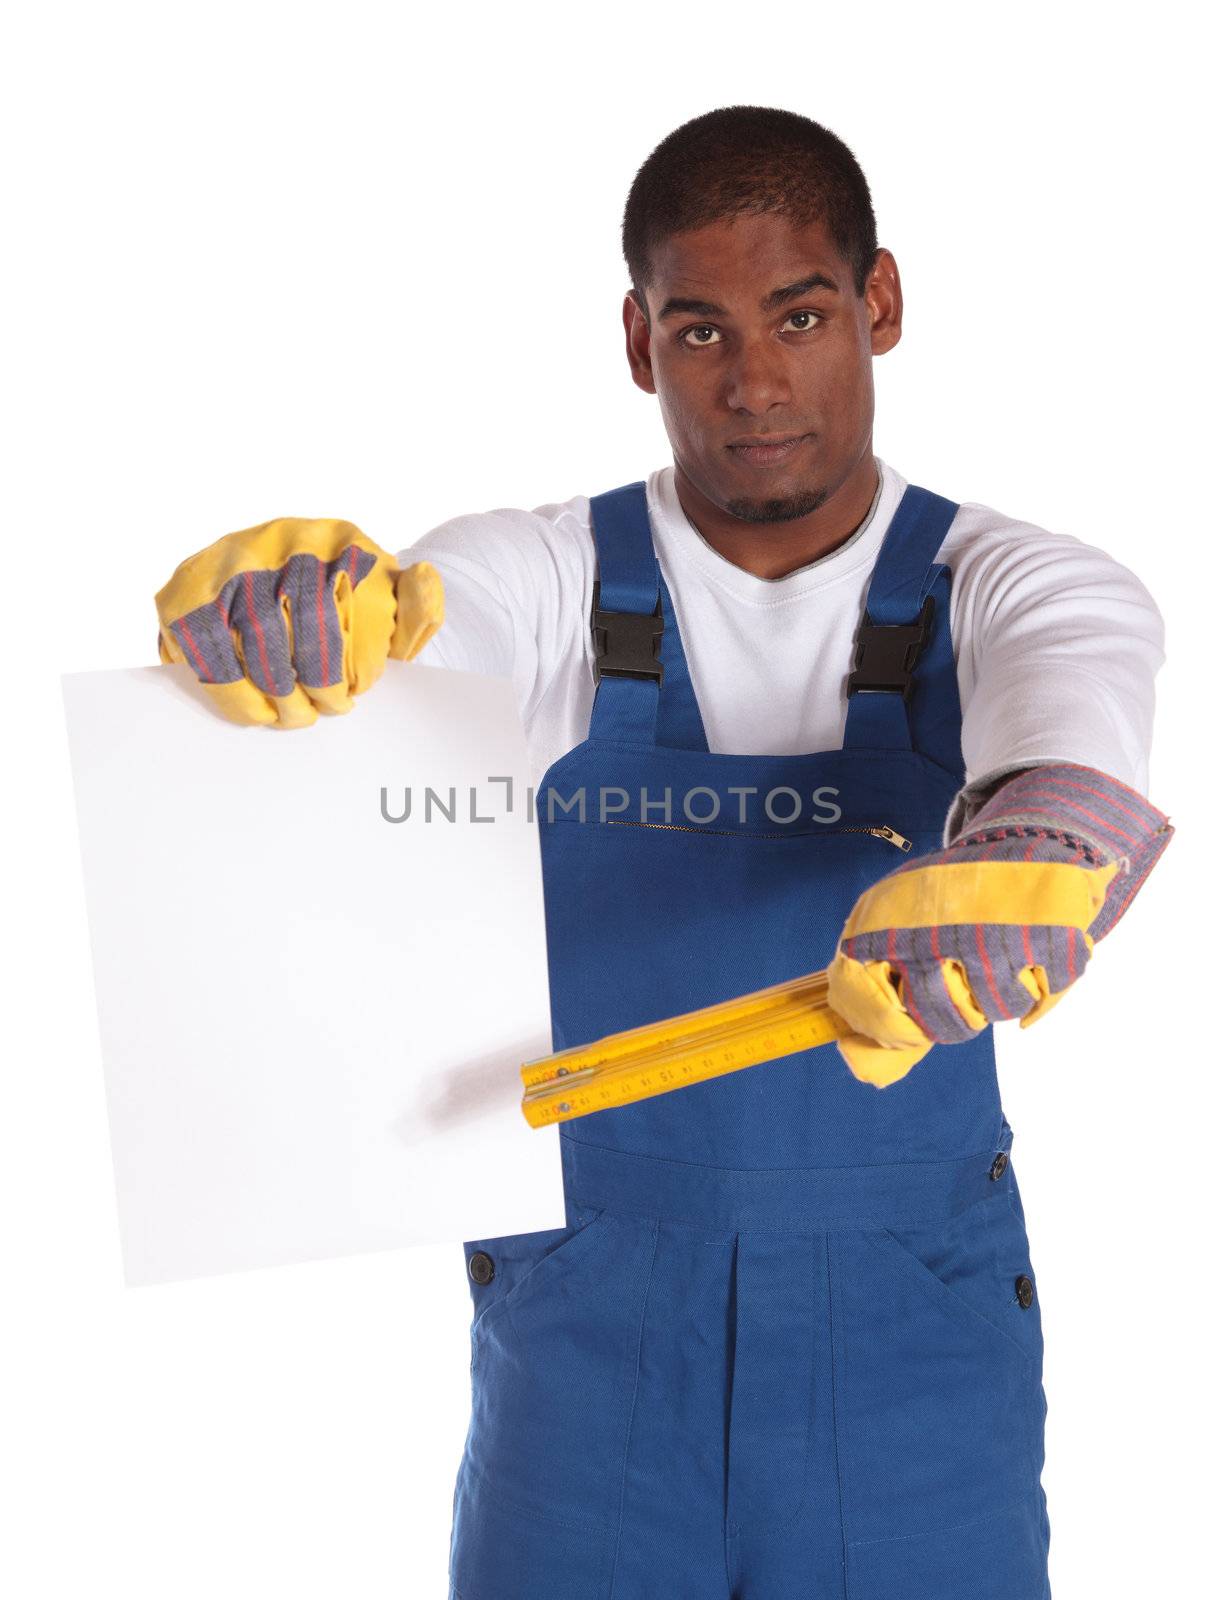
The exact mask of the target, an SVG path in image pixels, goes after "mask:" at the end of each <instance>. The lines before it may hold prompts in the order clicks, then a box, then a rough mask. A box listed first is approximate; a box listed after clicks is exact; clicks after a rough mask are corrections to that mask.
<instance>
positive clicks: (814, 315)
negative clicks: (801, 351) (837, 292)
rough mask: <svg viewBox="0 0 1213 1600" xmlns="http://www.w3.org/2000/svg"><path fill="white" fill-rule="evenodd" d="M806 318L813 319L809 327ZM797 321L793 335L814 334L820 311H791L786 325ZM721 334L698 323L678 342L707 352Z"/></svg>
mask: <svg viewBox="0 0 1213 1600" xmlns="http://www.w3.org/2000/svg"><path fill="white" fill-rule="evenodd" d="M806 317H807V318H810V319H811V320H810V322H809V324H808V325H806V324H805V322H804V319H805V318H806ZM797 319H800V320H799V326H797V327H794V328H793V329H792V332H793V333H812V332H813V329H814V328H815V327H816V326H817V324H818V323H819V322H820V321H821V320H822V319H821V313H820V312H819V311H790V312H789V313H788V315H787V317H786V318H785V319H784V321H785V325H786V324H787V323H788V322H796V321H797ZM719 332H720V330H719V328H714V327H713V326H712V324H711V323H710V322H697V323H695V325H694V326H693V327H690V328H684V329H683V330H682V332H681V333H680V334H679V335H678V342H679V344H683V345H686V346H687V347H688V348H689V349H692V350H706V349H708V348H709V347H710V346H711V345H712V344H717V343H719V339H718V338H716V339H713V338H712V337H711V336H712V335H713V334H716V335H719ZM700 334H706V335H708V337H707V338H704V339H701V338H699V337H698V335H700Z"/></svg>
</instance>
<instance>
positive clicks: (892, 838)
mask: <svg viewBox="0 0 1213 1600" xmlns="http://www.w3.org/2000/svg"><path fill="white" fill-rule="evenodd" d="M604 821H605V822H606V824H607V826H608V827H613V828H665V829H668V830H670V831H671V832H673V833H724V834H730V835H733V836H735V837H737V838H746V839H789V838H793V839H803V838H806V837H809V836H810V835H812V836H813V837H823V838H824V837H825V836H826V835H827V834H833V833H870V834H871V835H872V837H873V838H874V839H885V840H887V841H888V843H889V844H891V845H896V847H897V849H898V850H903V851H904V850H910V849H912V848H913V844H912V841H911V840H909V839H907V838H906V837H905V835H904V834H900V833H898V832H897V829H896V828H890V827H889V825H888V823H887V822H885V823H882V824H881V826H880V827H879V828H874V827H868V828H829V829H824V828H823V829H822V830H821V834H820V835H818V834H816V832H815V830H810V829H807V828H801V829H799V830H798V831H796V832H789V831H787V830H783V831H779V832H775V831H768V830H766V829H763V830H762V831H757V830H755V831H754V832H753V833H751V832H750V831H749V830H748V829H746V828H701V827H695V826H693V825H692V824H690V823H688V822H631V821H628V820H627V819H626V818H624V817H606V818H604Z"/></svg>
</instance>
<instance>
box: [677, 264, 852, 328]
mask: <svg viewBox="0 0 1213 1600" xmlns="http://www.w3.org/2000/svg"><path fill="white" fill-rule="evenodd" d="M814 289H829V290H831V291H832V292H833V293H834V294H837V293H838V285H837V284H836V283H835V282H834V280H833V278H827V277H826V275H825V273H824V272H811V273H810V274H809V275H808V277H807V278H797V280H796V282H795V283H788V284H785V285H784V287H783V288H782V289H772V290H771V292H770V294H769V295H767V297H766V299H765V300H763V302H762V309H763V310H764V311H776V310H778V309H779V307H780V306H782V305H786V304H787V302H788V301H789V300H797V299H799V298H800V296H801V295H802V294H809V293H810V292H811V291H812V290H814ZM680 312H681V313H683V314H686V313H689V314H690V315H691V316H694V317H727V316H728V312H727V311H726V310H725V309H724V307H723V306H718V305H716V304H715V303H714V302H713V301H711V300H693V299H688V298H687V297H686V296H685V295H674V296H672V297H671V298H670V299H669V300H667V301H666V303H665V304H664V305H663V306H662V308H661V310H660V311H659V312H658V313H657V320H658V322H663V321H664V320H665V319H666V317H673V316H677V315H678V314H679V313H680Z"/></svg>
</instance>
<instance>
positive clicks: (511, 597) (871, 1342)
mask: <svg viewBox="0 0 1213 1600" xmlns="http://www.w3.org/2000/svg"><path fill="white" fill-rule="evenodd" d="M623 243H624V253H625V256H626V259H627V262H628V266H629V270H630V273H631V278H632V286H631V288H630V289H629V292H628V293H627V295H626V296H625V300H624V326H625V331H626V336H627V353H628V360H629V363H630V366H631V370H632V376H633V379H634V381H635V382H636V384H637V385H638V386H639V387H640V388H641V389H643V390H644V391H645V392H646V393H650V394H655V395H656V396H657V398H658V401H659V403H660V405H661V408H662V415H663V418H664V421H665V426H666V430H667V433H668V435H669V439H670V444H671V450H672V455H673V464H672V465H671V466H665V467H663V468H661V469H660V470H658V471H656V472H654V473H652V474H651V475H650V477H649V478H648V480H647V482H638V483H635V484H631V485H626V486H624V487H622V488H620V489H617V490H613V491H610V492H609V493H605V494H602V495H598V496H595V497H594V498H593V499H592V500H587V499H586V498H585V497H582V496H578V497H576V498H574V499H573V500H570V501H568V502H566V503H563V504H552V505H545V506H541V507H539V508H537V509H535V510H533V511H524V510H517V509H501V510H497V511H491V512H487V513H483V514H475V515H469V516H461V517H456V518H454V519H453V520H452V521H450V522H447V523H445V524H443V525H442V526H441V527H439V528H436V529H434V530H432V531H431V532H430V533H428V534H426V535H425V536H424V537H423V538H421V539H420V540H419V541H418V542H417V543H416V544H415V545H414V546H413V547H412V548H411V550H409V551H407V552H402V553H401V556H400V561H401V562H405V561H406V560H407V561H409V562H410V563H411V564H409V565H408V566H406V567H405V568H404V570H401V568H400V567H399V566H398V565H397V563H396V562H395V561H393V560H392V558H391V557H390V556H388V555H387V554H386V553H385V552H383V551H381V550H380V549H379V548H378V546H376V545H374V544H373V542H372V541H371V540H369V539H367V538H366V537H365V535H362V534H361V533H359V531H358V530H357V529H356V528H353V527H352V525H350V524H348V523H341V522H333V521H314V522H312V521H301V520H300V519H279V520H278V521H276V522H272V523H268V524H263V525H261V526H259V527H257V528H252V529H247V530H243V531H242V532H241V533H238V534H232V535H229V536H228V537H227V538H226V539H223V540H220V541H219V542H218V543H217V544H216V545H214V546H212V547H211V548H210V549H209V550H208V551H204V552H202V554H201V555H199V556H197V557H194V558H193V559H192V560H191V561H190V562H187V563H185V564H183V566H182V567H181V568H179V569H178V572H177V573H176V574H175V575H174V577H173V579H172V580H171V581H170V583H169V584H168V585H167V586H166V588H165V589H164V590H162V591H161V593H160V594H159V595H158V596H157V603H158V609H159V614H160V619H161V626H162V640H161V648H162V653H163V655H164V657H165V659H175V660H189V661H190V662H191V664H192V665H193V666H194V667H195V670H196V671H198V673H199V675H200V677H202V679H203V681H205V682H208V683H209V685H210V692H211V693H212V695H213V696H214V697H215V700H216V702H217V704H218V706H219V709H220V710H222V711H224V712H225V714H227V715H230V716H234V717H236V718H238V719H239V720H245V721H259V722H266V723H277V724H279V725H285V726H295V725H299V724H302V723H306V722H308V721H313V720H315V717H316V714H317V711H318V710H319V711H323V712H333V711H337V712H340V711H345V710H348V709H349V708H350V706H351V705H352V703H353V700H352V697H353V696H356V695H357V694H358V693H360V692H363V691H364V690H365V689H366V688H367V687H369V686H370V684H371V683H372V682H373V681H374V679H375V677H376V676H377V674H378V673H379V671H381V670H382V668H383V664H384V661H385V659H386V657H387V656H388V655H389V654H391V655H394V656H397V657H401V658H411V659H419V660H423V661H426V662H430V663H434V664H439V665H444V666H447V667H452V668H462V669H468V670H477V671H487V672H500V673H506V674H509V675H511V676H512V678H513V680H514V683H515V685H516V688H517V692H518V698H519V704H520V706H521V709H522V713H523V716H524V719H525V722H526V726H527V729H528V734H529V738H530V741H531V747H532V751H533V753H534V756H535V760H536V767H537V771H538V772H539V773H540V774H542V777H541V780H540V782H539V784H538V788H537V796H536V809H537V814H538V817H539V822H540V829H541V843H542V854H543V870H544V891H545V904H546V914H547V934H548V951H549V966H550V978H551V995H552V1023H553V1034H554V1039H555V1044H556V1047H557V1048H562V1047H564V1046H566V1045H570V1044H574V1043H577V1042H582V1041H586V1040H590V1039H593V1038H595V1037H598V1036H600V1035H602V1034H604V1033H608V1032H612V1031H615V1030H616V1029H620V1028H624V1027H629V1026H634V1025H637V1024H639V1023H641V1022H645V1021H650V1020H653V1019H655V1018H657V1017H662V1016H668V1015H672V1014H674V1013H678V1012H681V1011H685V1010H689V1009H692V1008H695V1007H698V1006H701V1005H706V1004H709V1003H711V1002H714V1001H719V1000H723V999H726V998H728V997H729V996H733V995H737V994H741V993H743V992H746V991H748V990H751V989H756V988H759V987H762V986H765V985H767V984H771V983H776V982H780V981H782V980H784V979H787V978H790V977H793V976H796V975H797V974H801V973H804V972H808V971H811V970H814V969H816V968H819V967H824V966H827V965H828V966H829V968H830V998H831V1004H832V1005H833V1006H834V1008H835V1009H836V1010H837V1011H838V1012H839V1013H840V1015H841V1016H842V1017H843V1018H844V1020H845V1021H846V1023H847V1025H848V1027H849V1028H850V1030H851V1031H850V1032H849V1033H848V1034H847V1036H845V1037H844V1038H843V1039H842V1041H841V1043H840V1046H839V1048H838V1049H837V1050H836V1049H834V1048H833V1047H830V1048H829V1049H826V1050H818V1051H814V1052H806V1053H802V1054H800V1055H795V1056H789V1057H785V1058H782V1059H779V1060H775V1061H769V1062H765V1063H762V1064H760V1065H758V1066H755V1067H752V1068H748V1069H746V1070H745V1071H741V1072H736V1073H733V1074H729V1075H726V1076H724V1077H720V1078H715V1079H712V1080H710V1081H709V1082H706V1083H703V1084H698V1085H695V1086H693V1087H691V1088H687V1089H683V1090H680V1091H678V1092H675V1093H668V1094H664V1095H659V1096H655V1097H653V1098H650V1099H647V1100H643V1101H640V1102H636V1103H634V1104H631V1105H627V1106H623V1107H619V1108H617V1109H612V1110H608V1111H603V1112H598V1113H595V1114H594V1115H592V1116H587V1117H582V1118H578V1119H574V1120H572V1121H569V1122H566V1123H564V1124H563V1125H562V1126H561V1139H562V1145H561V1148H562V1159H563V1170H564V1182H565V1193H566V1201H567V1226H566V1227H565V1228H562V1229H554V1230H550V1231H547V1232H542V1233H531V1234H523V1235H516V1236H508V1237H503V1238H494V1239H484V1240H474V1241H468V1242H467V1243H466V1244H465V1255H466V1259H467V1265H468V1271H469V1279H470V1292H471V1294H472V1298H473V1305H474V1317H473V1323H472V1333H471V1336H472V1355H473V1369H472V1391H473V1392H472V1416H471V1423H470V1427H469V1430H468V1436H467V1441H466V1446H465V1450H464V1456H463V1461H462V1464H461V1467H460V1472H459V1477H458V1482H457V1485H456V1495H455V1506H454V1513H455V1514H454V1525H453V1530H452V1542H451V1594H452V1596H454V1597H462V1600H538V1597H540V1596H543V1597H547V1596H551V1597H553V1600H574V1597H576V1600H607V1597H612V1600H641V1597H644V1600H649V1597H655V1596H660V1597H661V1600H785V1597H786V1600H791V1597H792V1596H797V1597H802V1596H809V1595H812V1596H815V1597H817V1596H820V1597H823V1600H824V1597H842V1596H843V1595H844V1594H845V1595H846V1596H847V1597H848V1600H886V1597H888V1596H891V1595H894V1594H896V1595H898V1596H899V1597H900V1600H919V1597H922V1600H926V1597H928V1596H929V1597H930V1600H973V1597H974V1596H977V1595H981V1596H983V1597H984V1600H1029V1597H1031V1600H1038V1597H1040V1596H1042V1595H1047V1593H1048V1579H1047V1574H1046V1556H1047V1547H1048V1537H1049V1525H1048V1517H1047V1514H1046V1510H1045V1500H1044V1494H1043V1490H1042V1488H1041V1484H1040V1473H1041V1467H1042V1463H1043V1425H1044V1411H1045V1401H1044V1395H1043V1391H1042V1388H1041V1378H1040V1374H1041V1355H1042V1346H1041V1327H1040V1309H1039V1305H1038V1302H1037V1298H1036V1292H1035V1283H1034V1274H1033V1271H1032V1266H1031V1260H1030V1257H1029V1252H1028V1241H1027V1236H1026V1232H1025V1228H1024V1216H1023V1209H1022V1206H1021V1203H1020V1198H1019V1194H1018V1190H1017V1187H1016V1183H1015V1176H1014V1171H1013V1168H1012V1166H1011V1163H1010V1160H1009V1154H1008V1152H1009V1149H1010V1143H1011V1132H1010V1129H1009V1127H1008V1126H1007V1124H1006V1122H1005V1119H1004V1118H1003V1116H1002V1112H1001V1107H1000V1103H999V1095H998V1086H997V1078H996V1073H995V1066H994V1056H993V1047H992V1041H991V1032H992V1030H991V1029H990V1027H989V1025H988V1024H989V1023H990V1022H991V1021H993V1020H998V1019H1000V1018H1008V1017H1011V1016H1016V1017H1019V1018H1020V1019H1021V1021H1023V1022H1025V1023H1026V1022H1030V1021H1033V1020H1035V1019H1036V1018H1037V1017H1039V1016H1040V1015H1042V1014H1043V1012H1044V1011H1045V1010H1047V1009H1048V1008H1049V1007H1050V1006H1052V1005H1053V1004H1055V1003H1056V1001H1057V1000H1058V998H1059V997H1060V995H1061V994H1062V993H1064V992H1065V990H1066V989H1067V988H1068V987H1069V986H1070V985H1071V984H1072V983H1073V981H1074V980H1075V979H1076V978H1077V977H1078V976H1079V975H1080V974H1081V972H1082V970H1083V968H1084V966H1085V963H1086V961H1087V959H1088V958H1089V955H1090V953H1091V951H1092V950H1093V948H1094V945H1095V943H1096V942H1097V940H1098V939H1099V938H1101V937H1102V936H1103V935H1104V934H1105V933H1106V932H1107V931H1108V929H1109V928H1110V927H1111V926H1112V924H1113V923H1114V922H1115V921H1116V920H1117V919H1118V918H1119V916H1120V915H1121V914H1122V913H1123V911H1124V909H1125V907H1126V906H1127V905H1128V903H1129V901H1130V900H1131V898H1132V897H1133V895H1134V894H1135V893H1136V892H1137V890H1138V888H1139V887H1140V884H1141V882H1142V881H1143V879H1144V877H1145V876H1146V874H1147V873H1148V872H1149V870H1150V869H1151V867H1152V865H1153V863H1154V862H1155V861H1156V859H1157V857H1158V855H1159V854H1160V853H1161V851H1162V849H1163V848H1165V845H1166V843H1167V842H1168V840H1169V838H1170V833H1171V830H1170V827H1169V824H1168V823H1167V820H1166V818H1165V817H1163V816H1162V814H1161V813H1160V812H1158V811H1157V810H1155V808H1154V807H1153V806H1152V805H1151V804H1150V803H1149V802H1148V801H1147V800H1146V799H1145V797H1144V790H1145V787H1146V763H1147V756H1148V748H1149V737H1150V724H1151V715H1152V695H1153V679H1154V675H1155V673H1156V671H1157V668H1158V666H1159V665H1160V663H1161V661H1162V626H1161V621H1160V618H1159V616H1158V613H1157V610H1156V608H1155V606H1154V604H1153V602H1152V601H1151V599H1150V597H1149V595H1148V594H1147V593H1146V591H1145V590H1144V589H1143V587H1142V586H1141V584H1140V583H1139V582H1138V581H1137V579H1136V578H1135V577H1134V576H1133V575H1132V574H1131V573H1129V572H1128V571H1126V570H1125V569H1124V568H1123V567H1122V566H1120V565H1119V564H1118V563H1116V562H1115V561H1113V560H1111V559H1110V558H1109V557H1108V556H1106V555H1104V554H1103V553H1102V552H1100V551H1098V550H1095V549H1093V548H1091V547H1089V546H1087V545H1084V544H1081V543H1079V542H1078V541H1077V540H1075V539H1072V538H1067V537H1064V536H1059V535H1054V534H1051V533H1048V532H1045V531H1044V530H1042V529H1040V528H1036V527H1033V526H1031V525H1028V524H1024V523H1019V522H1014V521H1012V520H1011V519H1009V518H1007V517H1005V516H1002V515H1001V514H999V513H998V512H996V511H994V510H992V509H991V508H989V507H987V506H983V505H978V504H966V505H962V506H959V507H958V506H957V505H956V504H955V502H952V501H949V500H947V499H945V498H943V497H941V496H939V495H936V494H933V493H929V492H927V491H926V490H924V489H922V488H919V487H917V486H914V485H910V484H907V482H906V480H905V479H904V478H903V477H902V476H901V475H900V474H899V473H897V472H896V471H895V470H894V469H893V468H892V467H891V466H890V465H889V464H888V463H887V462H883V461H881V460H879V459H878V458H877V457H876V456H875V455H874V454H873V448H872V422H873V410H874V403H873V386H872V367H871V362H872V356H873V355H879V354H881V353H883V352H884V351H887V350H889V349H891V348H892V347H893V346H894V345H895V344H896V343H897V341H898V339H899V337H900V325H901V309H902V298H901V289H900V283H899V279H898V271H897V265H896V262H895V260H894V258H893V256H892V255H891V253H890V252H889V251H888V250H886V249H882V248H879V247H878V246H877V243H876V229H875V220H874V217H873V215H872V208H871V200H870V196H869V192H868V188H867V184H866V182H865V180H864V178H863V175H862V173H861V171H860V169H859V167H858V165H857V164H856V162H855V160H854V157H853V156H852V155H851V153H850V151H849V150H848V149H847V148H846V146H845V145H843V144H842V143H841V142H840V141H839V140H838V139H837V138H836V137H835V136H834V135H833V134H832V133H830V132H828V131H827V130H826V129H824V128H822V127H820V126H819V125H818V124H816V123H814V122H811V121H809V120H808V119H806V118H803V117H800V116H797V115H794V114H793V113H791V112H787V111H780V110H772V109H766V108H761V107H729V108H727V109H723V110H719V111H714V112H711V113H708V114H707V115H705V116H702V117H698V118H696V119H694V120H693V121H692V122H689V123H687V124H686V125H685V126H683V127H682V128H679V129H677V130H676V131H675V132H674V133H672V134H671V135H670V136H669V137H668V138H667V139H665V140H664V141H663V142H662V143H661V144H660V145H659V146H658V147H657V148H656V149H655V150H654V151H653V153H652V154H651V156H650V157H649V158H648V160H647V161H646V162H645V164H644V166H643V167H642V168H641V170H640V172H639V173H638V174H637V176H636V179H635V181H634V183H633V186H632V189H631V193H630V195H629V198H628V202H627V210H626V214H625V219H624V230H623ZM444 604H445V611H444V609H443V607H444ZM936 1043H938V1044H939V1045H940V1046H941V1048H939V1049H933V1048H932V1047H933V1045H935V1044H936Z"/></svg>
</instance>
